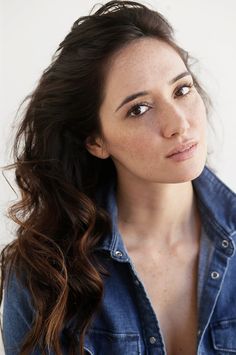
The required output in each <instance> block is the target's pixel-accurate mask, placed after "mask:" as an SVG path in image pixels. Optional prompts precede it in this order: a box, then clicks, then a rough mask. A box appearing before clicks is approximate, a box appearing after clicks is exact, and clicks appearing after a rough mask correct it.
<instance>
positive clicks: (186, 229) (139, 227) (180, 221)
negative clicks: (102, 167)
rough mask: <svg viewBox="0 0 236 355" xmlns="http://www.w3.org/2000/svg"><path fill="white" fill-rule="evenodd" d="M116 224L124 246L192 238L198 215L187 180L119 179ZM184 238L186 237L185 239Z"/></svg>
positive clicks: (196, 232) (168, 244)
mask: <svg viewBox="0 0 236 355" xmlns="http://www.w3.org/2000/svg"><path fill="white" fill-rule="evenodd" d="M117 207H118V228H119V230H120V232H121V234H122V237H123V238H125V242H126V244H127V246H128V247H130V248H132V247H135V246H137V245H141V242H142V245H143V243H145V245H150V246H152V245H157V244H158V245H159V246H161V247H167V248H170V247H172V246H174V245H177V244H179V243H182V242H190V241H194V240H195V239H196V238H197V236H198V235H199V233H200V217H199V213H198V209H197V204H196V196H195V194H194V189H193V185H192V182H191V181H188V182H183V183H176V184H169V183H168V184H164V183H163V184H153V183H152V184H150V186H148V185H147V184H145V188H142V187H141V186H137V185H136V184H130V185H129V186H126V184H124V183H121V182H119V184H118V187H117ZM186 238H188V240H186Z"/></svg>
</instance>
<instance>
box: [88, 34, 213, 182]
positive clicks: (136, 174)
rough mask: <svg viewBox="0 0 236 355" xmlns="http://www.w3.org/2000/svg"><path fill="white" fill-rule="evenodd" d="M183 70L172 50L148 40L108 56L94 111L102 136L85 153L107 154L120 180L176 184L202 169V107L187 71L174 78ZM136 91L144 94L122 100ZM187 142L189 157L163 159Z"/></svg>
mask: <svg viewBox="0 0 236 355" xmlns="http://www.w3.org/2000/svg"><path fill="white" fill-rule="evenodd" d="M186 72H187V69H186V66H185V64H184V62H183V61H182V59H181V58H180V56H179V55H178V54H177V53H176V52H175V50H174V49H173V48H172V47H170V46H169V45H168V44H166V43H165V42H162V41H160V40H157V39H153V38H145V39H140V40H137V41H136V42H133V43H131V44H129V45H128V46H126V47H124V48H122V49H121V50H120V51H119V52H116V54H115V55H113V57H112V58H111V62H110V64H109V66H108V71H107V76H106V81H105V97H104V100H103V103H102V105H101V107H100V112H99V115H100V120H101V127H102V132H103V140H99V139H98V141H97V145H96V146H93V148H91V149H90V152H91V153H92V154H94V155H96V156H98V157H100V158H106V157H108V156H110V157H111V158H112V160H113V162H114V164H115V166H116V170H117V173H118V178H119V179H123V178H124V179H131V181H134V179H138V180H140V179H141V180H143V181H145V182H147V181H149V182H158V183H176V182H184V181H188V180H192V179H194V178H196V177H197V176H198V175H199V174H200V173H201V171H202V169H203V168H204V165H205V162H206V155H207V142H206V130H207V119H206V111H205V106H204V103H203V101H202V98H201V96H200V95H199V93H198V92H197V90H196V88H195V87H194V85H193V79H192V77H191V75H184V76H183V77H182V78H179V79H177V80H175V81H174V78H176V77H178V76H179V75H181V74H182V73H186ZM173 81H174V82H173ZM140 92H146V93H145V94H142V95H139V96H137V97H136V98H135V99H126V98H127V97H130V96H131V95H135V94H136V93H140ZM186 140H187V141H188V140H194V141H196V142H197V143H198V145H197V149H196V150H195V153H194V154H193V156H192V157H191V158H189V159H186V160H182V161H175V160H173V159H170V158H167V155H168V153H169V152H170V151H171V150H173V149H174V148H175V147H176V146H177V145H179V144H180V143H182V142H186ZM101 144H102V146H101Z"/></svg>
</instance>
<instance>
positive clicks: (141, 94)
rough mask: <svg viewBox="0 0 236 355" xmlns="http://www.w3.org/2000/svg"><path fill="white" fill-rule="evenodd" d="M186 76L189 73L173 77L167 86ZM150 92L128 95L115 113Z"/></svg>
mask: <svg viewBox="0 0 236 355" xmlns="http://www.w3.org/2000/svg"><path fill="white" fill-rule="evenodd" d="M187 75H191V74H190V72H189V71H185V72H183V73H181V74H179V75H177V76H175V77H174V78H173V79H171V80H170V81H169V82H168V84H169V85H172V84H174V83H175V82H176V81H177V80H179V79H181V78H183V77H184V76H187ZM149 93H150V92H149V91H140V92H137V93H135V94H132V95H129V96H127V97H126V98H125V99H124V100H123V101H122V102H121V104H120V105H119V106H118V107H117V109H116V110H115V112H117V111H118V110H119V109H120V108H121V107H122V106H123V105H125V104H127V103H128V102H130V101H133V100H134V99H136V98H137V97H139V96H144V95H148V94H149Z"/></svg>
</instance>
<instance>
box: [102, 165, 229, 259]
mask: <svg viewBox="0 0 236 355" xmlns="http://www.w3.org/2000/svg"><path fill="white" fill-rule="evenodd" d="M192 184H193V187H194V189H195V192H196V196H197V201H198V206H199V210H200V214H201V221H202V223H203V226H204V228H205V230H206V233H207V234H208V236H209V237H210V238H211V239H212V240H213V239H215V237H216V236H217V237H218V239H216V240H217V243H216V244H218V246H219V248H222V240H224V239H226V240H228V241H229V242H230V247H229V248H228V251H227V253H228V256H231V255H233V254H234V250H235V245H234V241H233V240H232V238H233V237H234V238H236V218H235V216H236V194H235V193H234V192H233V191H232V190H231V189H230V188H229V187H228V186H226V184H225V183H224V182H223V181H222V180H221V179H220V178H219V177H217V176H216V175H215V173H214V172H213V171H212V170H211V169H210V168H209V167H207V166H205V167H204V169H203V171H202V173H201V174H200V175H199V176H198V177H197V178H196V179H194V180H192ZM115 189H116V184H115V180H112V181H111V182H110V184H109V186H107V185H106V187H103V188H102V189H101V190H100V191H99V192H98V194H97V198H98V201H99V202H102V206H103V207H104V208H105V209H106V210H107V211H108V213H109V215H110V216H111V220H112V233H111V234H107V235H104V237H103V238H102V240H101V241H100V243H99V244H98V246H97V247H96V249H100V250H107V251H109V252H110V253H111V256H112V257H113V258H115V259H117V260H119V261H121V262H122V261H123V262H125V261H127V260H128V253H127V250H126V248H125V245H124V243H123V240H122V238H121V236H120V234H119V230H118V226H117V204H116V193H115ZM216 246H217V245H216Z"/></svg>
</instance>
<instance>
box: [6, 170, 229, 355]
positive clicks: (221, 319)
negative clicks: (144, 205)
mask: <svg viewBox="0 0 236 355" xmlns="http://www.w3.org/2000/svg"><path fill="white" fill-rule="evenodd" d="M192 183H193V187H194V189H195V192H196V196H197V201H198V207H199V211H200V214H201V221H202V234H201V241H200V254H199V264H198V312H199V324H198V326H199V327H198V345H197V350H196V354H197V355H213V354H218V355H227V354H228V355H229V354H231V355H233V354H236V256H235V238H236V195H235V193H234V192H232V191H231V190H230V189H229V188H228V187H227V186H226V185H225V184H224V183H223V182H222V181H221V180H220V179H219V178H218V177H217V176H216V175H215V174H214V173H213V172H212V171H211V170H210V169H209V168H208V167H206V166H205V168H204V170H203V172H202V173H201V175H200V176H199V177H198V178H197V179H195V180H193V181H192ZM114 187H115V185H114V184H111V185H110V187H109V188H108V187H106V188H105V189H104V190H103V191H102V190H101V191H99V193H98V196H97V198H98V201H100V203H102V205H103V206H104V207H105V208H106V209H107V210H108V211H109V213H110V215H111V217H112V222H113V223H112V226H113V227H112V228H113V229H112V234H111V235H105V236H104V238H103V239H102V241H101V242H100V244H99V245H98V246H97V249H96V253H97V255H98V256H99V258H100V260H101V261H102V262H103V263H104V265H105V266H106V268H107V270H108V271H109V273H110V275H111V276H110V277H104V287H105V292H104V297H103V302H102V307H101V310H100V312H99V313H98V314H97V315H96V317H95V318H94V321H93V323H92V326H91V328H90V330H89V332H88V333H87V335H86V338H85V350H86V353H87V354H93V355H126V354H127V355H137V354H140V355H144V354H145V355H154V354H155V355H164V354H166V349H165V344H164V340H163V336H162V332H161V329H160V326H159V323H158V318H157V316H156V314H155V313H154V310H153V307H152V305H151V302H150V300H149V298H148V295H147V292H146V290H145V288H144V286H143V284H142V282H141V280H140V279H139V276H138V275H137V272H136V271H135V269H134V266H133V264H132V260H131V259H130V257H129V255H128V253H127V250H126V248H125V245H124V243H123V240H122V237H121V235H120V234H119V231H118V228H117V206H116V198H115V189H114ZM7 291H8V292H5V295H4V308H3V335H4V343H5V351H6V355H15V354H18V353H19V352H18V351H17V350H13V347H16V349H17V348H19V344H20V342H21V341H22V339H23V336H24V335H25V333H26V332H27V331H28V330H29V329H30V324H31V322H32V319H33V312H34V311H33V309H32V307H31V306H30V298H29V295H28V292H27V291H26V290H22V289H21V288H19V285H18V284H17V282H16V280H15V279H12V280H11V283H10V287H9V289H8V290H7ZM176 331H178V329H176ZM61 339H62V343H63V344H64V345H63V346H64V347H63V354H67V350H66V339H65V335H64V333H63V332H62V335H61ZM39 354H40V352H39V350H38V349H36V350H35V351H34V352H33V355H39ZM49 354H54V353H53V352H52V351H50V350H49ZM168 355H169V354H168Z"/></svg>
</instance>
